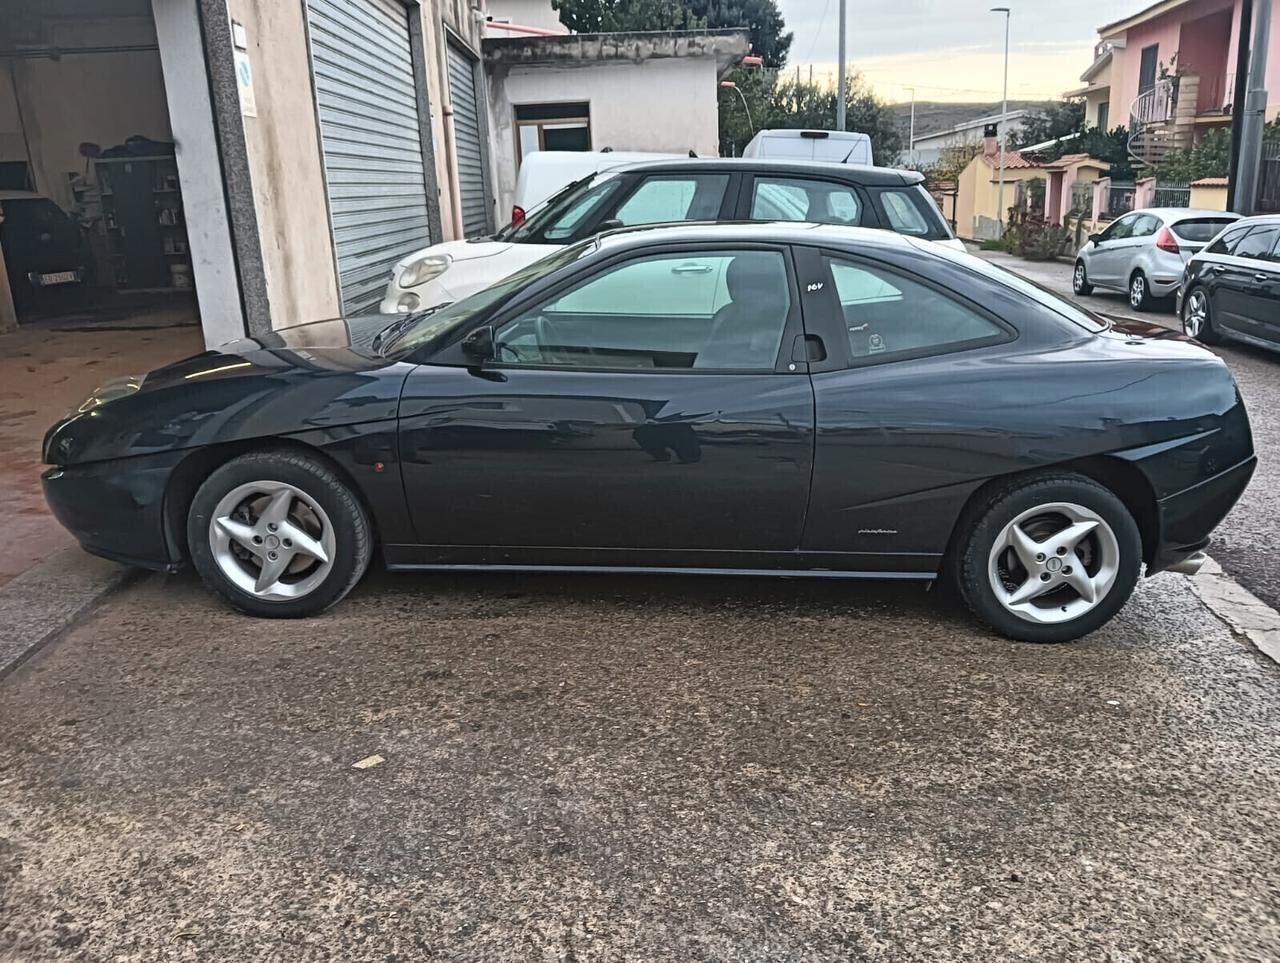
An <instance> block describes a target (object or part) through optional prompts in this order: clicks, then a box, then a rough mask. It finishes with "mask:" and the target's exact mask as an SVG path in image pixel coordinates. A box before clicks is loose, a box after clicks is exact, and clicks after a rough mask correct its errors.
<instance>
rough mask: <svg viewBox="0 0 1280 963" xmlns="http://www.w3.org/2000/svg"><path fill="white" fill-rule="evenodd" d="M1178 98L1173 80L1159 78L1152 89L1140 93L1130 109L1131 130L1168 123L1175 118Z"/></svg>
mask: <svg viewBox="0 0 1280 963" xmlns="http://www.w3.org/2000/svg"><path fill="white" fill-rule="evenodd" d="M1177 102H1178V98H1177V94H1176V93H1175V91H1174V86H1173V80H1172V79H1171V78H1170V79H1166V80H1158V81H1156V85H1155V86H1154V87H1152V88H1151V89H1150V90H1148V91H1146V92H1144V93H1141V94H1139V95H1138V99H1137V100H1135V101H1134V102H1133V107H1132V108H1131V109H1130V111H1129V127H1130V129H1131V130H1133V129H1138V128H1142V127H1149V126H1150V125H1152V124H1166V123H1168V122H1169V121H1171V120H1173V111H1174V108H1175V107H1176V106H1177Z"/></svg>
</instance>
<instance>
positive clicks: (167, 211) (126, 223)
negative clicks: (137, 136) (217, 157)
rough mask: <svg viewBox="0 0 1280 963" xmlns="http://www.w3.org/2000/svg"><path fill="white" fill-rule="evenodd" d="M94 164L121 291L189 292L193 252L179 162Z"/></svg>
mask: <svg viewBox="0 0 1280 963" xmlns="http://www.w3.org/2000/svg"><path fill="white" fill-rule="evenodd" d="M94 165H95V170H96V172H97V180H98V194H99V197H100V200H101V205H102V225H103V230H104V232H105V234H106V238H107V246H108V249H109V251H110V260H111V277H112V280H113V282H114V285H115V287H117V288H121V289H128V290H181V289H185V288H189V287H190V284H191V252H190V248H189V247H188V244H187V225H186V218H185V217H184V216H183V210H182V189H181V186H180V184H179V182H178V163H177V160H176V159H175V158H174V157H173V156H172V155H159V156H154V157H101V158H98V159H97V160H96V161H95V162H94Z"/></svg>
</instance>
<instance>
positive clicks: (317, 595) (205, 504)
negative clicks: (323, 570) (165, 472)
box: [187, 451, 373, 619]
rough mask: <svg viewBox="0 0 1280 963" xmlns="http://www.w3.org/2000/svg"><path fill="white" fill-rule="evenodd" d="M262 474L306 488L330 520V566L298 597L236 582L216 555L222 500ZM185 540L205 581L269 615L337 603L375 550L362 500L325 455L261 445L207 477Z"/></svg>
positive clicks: (294, 614) (249, 609)
mask: <svg viewBox="0 0 1280 963" xmlns="http://www.w3.org/2000/svg"><path fill="white" fill-rule="evenodd" d="M264 479H267V480H270V481H273V482H282V483H284V484H286V485H289V486H292V487H294V488H296V489H298V490H299V491H302V492H305V493H306V495H307V497H309V498H311V499H313V500H314V501H315V502H316V503H317V504H318V505H319V506H320V507H321V508H322V509H323V510H324V512H325V514H326V515H327V516H328V520H329V521H330V523H331V525H332V529H333V540H334V546H335V551H334V553H333V560H332V568H331V569H330V571H329V572H328V574H327V575H325V576H324V577H323V580H322V581H320V582H319V584H318V585H317V586H316V587H315V588H314V589H312V590H311V591H310V592H308V593H307V594H306V595H304V596H302V597H300V598H293V599H288V600H275V599H272V600H268V599H263V598H259V597H257V596H255V595H253V594H251V593H250V592H247V591H245V590H243V589H241V588H240V587H239V586H237V585H236V584H235V583H234V582H232V581H231V580H230V579H229V578H228V577H227V575H226V574H225V573H224V572H223V570H222V568H220V566H219V564H218V562H217V560H216V559H215V557H214V549H213V546H212V544H211V536H210V520H211V518H212V516H213V513H214V509H215V508H216V507H217V505H218V503H219V501H221V500H222V498H223V497H224V496H226V495H227V494H228V493H229V492H232V491H234V490H235V489H236V488H237V487H239V486H241V485H247V484H250V483H252V482H256V481H260V480H264ZM187 545H188V550H189V553H190V556H191V561H192V564H193V565H194V566H195V569H196V571H197V572H199V573H200V578H201V580H202V581H203V582H204V584H205V585H206V586H208V587H209V588H210V589H212V590H213V591H214V592H216V593H218V594H219V595H221V596H222V597H223V598H225V599H226V600H227V601H228V602H230V603H231V604H232V605H233V606H235V607H236V608H237V609H239V610H240V611H242V612H246V613H248V614H250V615H256V616H260V617H265V618H286V619H288V618H304V617H306V616H309V615H315V614H317V613H319V612H323V611H324V610H325V609H327V608H329V607H330V606H332V605H335V604H336V603H338V602H339V601H341V600H342V599H343V598H344V597H345V596H346V595H347V593H348V592H350V591H351V589H353V588H354V587H355V585H356V583H357V582H359V581H360V578H361V577H362V576H363V575H364V573H365V571H366V570H367V569H368V567H369V560H370V558H371V557H372V554H373V533H372V527H371V526H370V524H369V519H368V516H367V515H366V514H365V511H364V507H363V506H362V505H361V503H360V500H359V499H358V498H357V497H356V495H355V494H354V493H353V492H352V491H351V489H350V488H349V487H348V485H347V484H346V483H345V482H344V481H343V480H342V479H341V478H340V477H339V476H338V475H337V474H336V473H335V472H334V471H333V469H332V468H330V467H329V466H328V465H327V464H325V463H324V462H323V461H322V460H320V459H318V458H314V457H310V456H308V455H306V454H304V453H301V452H296V451H259V452H250V453H248V454H245V455H241V456H239V457H238V458H233V459H232V460H231V461H229V462H227V463H226V464H225V465H223V466H222V467H220V468H218V469H217V470H216V471H214V472H213V473H212V474H211V475H210V476H209V477H208V478H207V479H205V481H204V483H203V484H202V485H201V486H200V488H199V489H198V490H197V491H196V494H195V497H194V498H193V499H192V502H191V508H190V510H189V511H188V513H187Z"/></svg>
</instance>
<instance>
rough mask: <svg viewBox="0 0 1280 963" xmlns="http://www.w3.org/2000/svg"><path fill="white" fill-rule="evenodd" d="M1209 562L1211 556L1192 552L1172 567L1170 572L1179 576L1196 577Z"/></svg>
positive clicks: (1169, 569)
mask: <svg viewBox="0 0 1280 963" xmlns="http://www.w3.org/2000/svg"><path fill="white" fill-rule="evenodd" d="M1208 560H1209V556H1208V555H1206V554H1205V553H1204V552H1192V553H1191V554H1190V555H1188V556H1187V557H1186V558H1184V559H1183V560H1182V561H1181V562H1179V563H1178V564H1177V565H1170V566H1169V568H1168V571H1170V572H1177V573H1178V574H1179V575H1195V574H1196V572H1198V571H1200V569H1201V567H1202V566H1203V565H1204V563H1205V562H1206V561H1208Z"/></svg>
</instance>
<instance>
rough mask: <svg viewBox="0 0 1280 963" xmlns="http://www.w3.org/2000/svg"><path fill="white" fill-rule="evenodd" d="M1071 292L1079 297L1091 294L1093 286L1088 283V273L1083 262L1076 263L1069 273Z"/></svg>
mask: <svg viewBox="0 0 1280 963" xmlns="http://www.w3.org/2000/svg"><path fill="white" fill-rule="evenodd" d="M1071 290H1072V291H1074V292H1075V293H1076V294H1078V295H1080V296H1081V297H1087V296H1088V295H1090V294H1092V293H1093V285H1092V284H1090V283H1089V272H1088V270H1087V269H1086V268H1085V266H1084V261H1076V269H1075V270H1074V271H1073V272H1072V273H1071Z"/></svg>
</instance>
